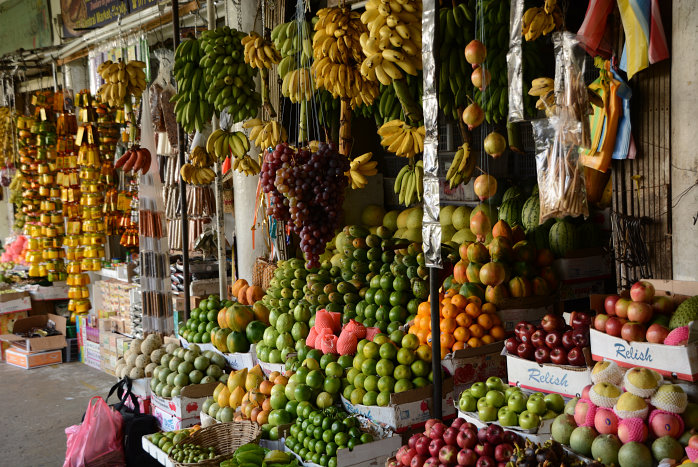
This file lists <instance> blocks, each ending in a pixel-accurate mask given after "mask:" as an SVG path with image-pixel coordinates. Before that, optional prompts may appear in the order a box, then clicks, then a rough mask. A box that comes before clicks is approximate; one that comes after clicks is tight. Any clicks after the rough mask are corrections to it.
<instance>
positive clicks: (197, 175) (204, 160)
mask: <svg viewBox="0 0 698 467" xmlns="http://www.w3.org/2000/svg"><path fill="white" fill-rule="evenodd" d="M189 159H190V160H191V162H190V163H187V164H184V165H183V166H182V168H181V169H180V171H179V173H180V175H181V176H182V180H184V181H185V182H186V183H188V184H190V185H209V184H211V182H213V180H214V179H215V178H216V173H215V172H214V171H213V170H212V169H211V167H213V164H214V162H215V159H214V157H213V154H210V153H209V152H208V151H206V149H204V148H203V147H201V146H197V147H195V148H194V149H193V150H192V152H191V155H190V156H189Z"/></svg>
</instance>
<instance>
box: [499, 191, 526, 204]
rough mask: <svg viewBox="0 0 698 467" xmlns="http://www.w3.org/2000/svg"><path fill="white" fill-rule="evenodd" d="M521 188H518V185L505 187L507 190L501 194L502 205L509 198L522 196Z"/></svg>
mask: <svg viewBox="0 0 698 467" xmlns="http://www.w3.org/2000/svg"><path fill="white" fill-rule="evenodd" d="M523 197H524V194H523V190H521V188H519V187H518V186H511V187H509V188H508V189H507V191H505V192H504V196H502V205H504V203H506V202H507V201H509V200H510V199H515V198H523Z"/></svg>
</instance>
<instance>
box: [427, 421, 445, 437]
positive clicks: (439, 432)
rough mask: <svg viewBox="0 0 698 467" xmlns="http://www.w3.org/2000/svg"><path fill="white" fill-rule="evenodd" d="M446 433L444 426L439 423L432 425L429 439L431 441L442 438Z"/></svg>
mask: <svg viewBox="0 0 698 467" xmlns="http://www.w3.org/2000/svg"><path fill="white" fill-rule="evenodd" d="M445 431H446V425H444V424H443V423H441V422H438V423H434V424H433V425H432V426H431V430H429V435H428V436H429V437H430V438H431V439H438V438H443V436H444V432H445Z"/></svg>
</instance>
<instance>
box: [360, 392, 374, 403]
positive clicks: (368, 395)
mask: <svg viewBox="0 0 698 467" xmlns="http://www.w3.org/2000/svg"><path fill="white" fill-rule="evenodd" d="M377 398H378V393H377V392H376V391H368V392H367V393H366V394H364V397H363V400H362V404H363V405H376V399H377Z"/></svg>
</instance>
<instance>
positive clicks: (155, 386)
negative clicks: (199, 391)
mask: <svg viewBox="0 0 698 467" xmlns="http://www.w3.org/2000/svg"><path fill="white" fill-rule="evenodd" d="M225 366H226V362H225V358H224V357H223V356H222V355H221V354H219V353H216V352H214V351H212V350H207V351H205V352H201V349H200V348H199V346H198V345H196V344H191V345H190V346H189V348H188V349H185V348H182V347H178V346H177V345H176V344H167V346H166V347H165V353H164V354H162V355H161V356H160V365H159V366H158V367H157V368H155V369H154V370H153V377H152V378H151V379H150V388H151V389H152V390H153V393H154V394H156V395H158V396H160V397H175V396H178V395H179V394H180V392H181V391H182V388H183V387H185V386H188V385H190V384H205V383H213V382H216V381H221V382H226V381H227V380H228V375H227V374H224V373H223V369H224V368H225Z"/></svg>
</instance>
